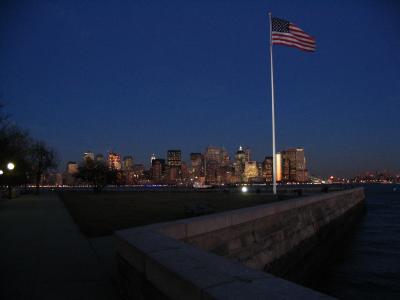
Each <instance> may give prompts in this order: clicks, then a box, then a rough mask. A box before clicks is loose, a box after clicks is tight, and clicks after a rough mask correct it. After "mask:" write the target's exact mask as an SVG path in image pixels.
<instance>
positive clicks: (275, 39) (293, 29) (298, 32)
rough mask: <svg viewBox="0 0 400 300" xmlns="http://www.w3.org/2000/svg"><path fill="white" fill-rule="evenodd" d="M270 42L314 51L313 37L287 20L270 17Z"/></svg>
mask: <svg viewBox="0 0 400 300" xmlns="http://www.w3.org/2000/svg"><path fill="white" fill-rule="evenodd" d="M271 21H272V34H271V35H272V44H279V45H285V46H289V47H295V48H298V49H301V50H304V51H315V39H314V38H313V37H312V36H310V35H309V34H307V33H305V32H304V31H303V30H302V29H300V28H299V27H297V26H296V25H294V24H293V23H290V22H289V21H286V20H283V19H278V18H272V20H271Z"/></svg>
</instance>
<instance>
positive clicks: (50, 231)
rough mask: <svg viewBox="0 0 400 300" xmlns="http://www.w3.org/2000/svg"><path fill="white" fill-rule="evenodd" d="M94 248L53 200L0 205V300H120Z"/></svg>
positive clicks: (28, 199)
mask: <svg viewBox="0 0 400 300" xmlns="http://www.w3.org/2000/svg"><path fill="white" fill-rule="evenodd" d="M95 244H96V243H94V242H90V241H89V240H87V239H86V238H85V237H84V236H83V235H82V234H81V233H80V232H79V229H78V227H77V226H76V225H75V223H74V222H73V220H72V218H71V216H70V215H69V213H68V212H67V210H66V208H65V207H64V205H63V203H62V202H61V200H59V198H58V197H57V195H56V194H53V193H46V194H42V195H40V196H34V195H24V196H20V197H18V198H16V199H12V200H5V199H0V299H2V300H3V299H4V300H6V299H11V300H14V299H15V300H17V299H71V300H72V299H119V297H118V294H117V292H116V288H115V287H114V285H113V284H112V282H111V279H110V275H109V271H110V270H109V265H104V263H103V262H104V260H103V259H102V253H100V254H98V253H99V251H98V250H99V249H100V248H101V247H99V246H95V247H96V249H95V248H94V246H93V245H95ZM97 244H100V245H101V240H99V241H98V242H97ZM106 244H107V245H106V247H105V248H104V247H103V249H106V250H105V251H108V252H107V253H110V251H109V250H107V247H108V249H109V244H110V243H109V242H108V243H106ZM107 255H108V258H110V257H109V254H107Z"/></svg>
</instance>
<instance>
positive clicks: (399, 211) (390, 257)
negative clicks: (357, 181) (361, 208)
mask: <svg viewBox="0 0 400 300" xmlns="http://www.w3.org/2000/svg"><path fill="white" fill-rule="evenodd" d="M394 188H396V189H397V190H395V191H394V190H393V189H394ZM365 192H366V204H367V213H366V215H365V216H364V217H363V219H362V220H361V221H360V222H359V224H358V225H357V227H356V228H355V230H354V233H353V234H352V236H351V240H350V242H348V243H347V245H345V246H344V247H345V248H344V249H343V251H342V255H341V256H340V259H339V261H337V262H336V263H335V264H334V265H333V266H331V267H329V268H328V269H327V270H326V273H325V274H324V277H323V279H322V282H320V283H319V286H318V289H319V290H320V291H322V292H324V293H326V294H329V295H332V296H335V297H337V298H340V299H400V185H367V186H365Z"/></svg>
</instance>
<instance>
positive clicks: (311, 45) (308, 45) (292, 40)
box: [272, 37, 315, 48]
mask: <svg viewBox="0 0 400 300" xmlns="http://www.w3.org/2000/svg"><path fill="white" fill-rule="evenodd" d="M274 41H285V42H289V43H297V44H299V45H302V46H304V47H310V48H313V47H315V44H310V43H304V42H302V41H299V40H297V39H295V38H290V37H272V42H274Z"/></svg>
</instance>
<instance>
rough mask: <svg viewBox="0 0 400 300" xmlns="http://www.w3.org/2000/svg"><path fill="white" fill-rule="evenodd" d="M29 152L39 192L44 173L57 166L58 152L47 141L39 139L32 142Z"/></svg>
mask: <svg viewBox="0 0 400 300" xmlns="http://www.w3.org/2000/svg"><path fill="white" fill-rule="evenodd" d="M29 154H30V155H29V156H30V163H31V167H32V174H33V176H34V179H35V185H36V194H38V193H39V189H40V181H41V179H42V175H43V174H44V173H45V172H46V171H48V170H50V169H52V168H55V167H57V163H56V153H55V151H54V150H53V149H51V148H50V147H49V146H48V145H46V143H45V142H42V141H39V142H34V143H33V144H32V146H31V147H30V151H29Z"/></svg>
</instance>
